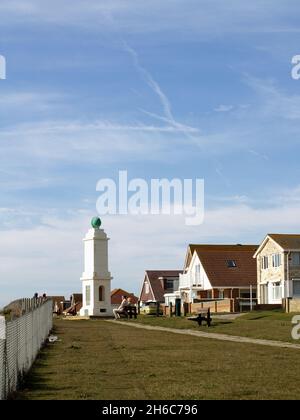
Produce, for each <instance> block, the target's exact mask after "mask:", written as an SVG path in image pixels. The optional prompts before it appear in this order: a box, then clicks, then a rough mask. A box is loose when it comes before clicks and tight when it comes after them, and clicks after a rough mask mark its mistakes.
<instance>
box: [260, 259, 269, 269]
mask: <svg viewBox="0 0 300 420" xmlns="http://www.w3.org/2000/svg"><path fill="white" fill-rule="evenodd" d="M261 268H262V269H263V270H266V269H267V268H269V258H268V257H267V256H264V257H262V259H261Z"/></svg>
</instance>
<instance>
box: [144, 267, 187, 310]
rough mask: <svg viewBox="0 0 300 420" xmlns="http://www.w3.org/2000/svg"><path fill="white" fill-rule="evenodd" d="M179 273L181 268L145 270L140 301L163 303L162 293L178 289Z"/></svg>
mask: <svg viewBox="0 0 300 420" xmlns="http://www.w3.org/2000/svg"><path fill="white" fill-rule="evenodd" d="M180 273H182V270H147V271H146V272H145V277H144V281H143V284H142V288H141V293H140V301H141V302H142V303H145V302H147V301H155V302H160V303H164V302H165V297H164V295H165V294H166V293H173V292H174V291H175V290H177V289H178V285H179V274H180Z"/></svg>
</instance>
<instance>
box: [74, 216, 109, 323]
mask: <svg viewBox="0 0 300 420" xmlns="http://www.w3.org/2000/svg"><path fill="white" fill-rule="evenodd" d="M91 224H92V229H89V231H88V232H87V234H86V236H85V238H83V242H84V272H83V274H82V277H81V281H82V308H81V310H80V315H81V316H97V317H107V316H112V315H113V312H112V307H111V300H110V299H111V298H110V289H111V280H112V277H111V275H110V272H109V271H108V241H109V238H108V237H107V235H106V233H105V232H104V230H103V229H100V226H101V220H100V218H99V217H94V218H93V219H92V221H91Z"/></svg>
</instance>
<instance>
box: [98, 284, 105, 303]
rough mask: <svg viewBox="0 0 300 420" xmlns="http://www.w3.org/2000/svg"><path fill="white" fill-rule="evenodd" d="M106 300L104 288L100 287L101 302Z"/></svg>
mask: <svg viewBox="0 0 300 420" xmlns="http://www.w3.org/2000/svg"><path fill="white" fill-rule="evenodd" d="M104 300H105V299H104V286H100V287H99V302H103V301H104Z"/></svg>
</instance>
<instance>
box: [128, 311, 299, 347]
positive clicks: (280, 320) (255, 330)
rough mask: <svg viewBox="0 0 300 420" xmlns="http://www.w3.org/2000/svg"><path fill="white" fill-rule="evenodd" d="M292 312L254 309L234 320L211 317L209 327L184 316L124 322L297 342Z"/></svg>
mask: <svg viewBox="0 0 300 420" xmlns="http://www.w3.org/2000/svg"><path fill="white" fill-rule="evenodd" d="M293 315H294V314H286V313H284V312H282V311H280V310H278V311H255V312H251V313H247V314H245V315H243V316H241V317H239V318H237V319H235V320H225V319H216V318H214V319H213V322H212V325H211V327H210V328H207V326H206V323H205V322H204V323H203V325H202V326H201V327H199V326H198V323H197V322H193V321H189V320H188V319H187V318H184V317H181V318H179V317H172V318H168V317H159V318H157V317H156V316H152V315H140V316H139V317H138V320H129V321H125V322H141V323H144V324H147V325H153V326H155V325H157V326H160V327H168V328H180V329H181V328H188V329H196V330H198V331H206V332H212V333H221V334H230V335H240V336H244V337H252V338H263V339H266V340H278V341H289V342H293V343H299V344H300V342H299V341H295V340H293V339H292V337H291V329H292V327H293V325H292V323H291V319H292V317H293Z"/></svg>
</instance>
